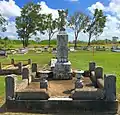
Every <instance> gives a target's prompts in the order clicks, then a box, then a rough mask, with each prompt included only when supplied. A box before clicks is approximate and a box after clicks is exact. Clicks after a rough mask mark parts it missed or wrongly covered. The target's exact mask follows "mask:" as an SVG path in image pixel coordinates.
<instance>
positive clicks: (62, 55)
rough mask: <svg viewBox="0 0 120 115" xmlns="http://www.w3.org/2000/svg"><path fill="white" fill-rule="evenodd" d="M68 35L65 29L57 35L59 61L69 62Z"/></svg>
mask: <svg viewBox="0 0 120 115" xmlns="http://www.w3.org/2000/svg"><path fill="white" fill-rule="evenodd" d="M67 43H68V35H67V33H66V32H65V31H60V32H59V34H58V35H57V61H58V62H68V47H67Z"/></svg>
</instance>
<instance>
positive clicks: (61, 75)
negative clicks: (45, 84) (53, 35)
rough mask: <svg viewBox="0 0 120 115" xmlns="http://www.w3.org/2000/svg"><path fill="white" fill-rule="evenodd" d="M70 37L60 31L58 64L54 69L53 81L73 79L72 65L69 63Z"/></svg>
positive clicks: (58, 37) (58, 36)
mask: <svg viewBox="0 0 120 115" xmlns="http://www.w3.org/2000/svg"><path fill="white" fill-rule="evenodd" d="M67 44H68V35H67V33H66V32H65V31H60V32H59V34H58V35H57V62H56V63H55V68H54V69H53V79H71V74H70V73H71V63H70V62H69V61H68V46H67Z"/></svg>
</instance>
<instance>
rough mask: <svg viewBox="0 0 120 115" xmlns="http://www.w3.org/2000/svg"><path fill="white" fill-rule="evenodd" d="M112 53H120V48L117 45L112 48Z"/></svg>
mask: <svg viewBox="0 0 120 115" xmlns="http://www.w3.org/2000/svg"><path fill="white" fill-rule="evenodd" d="M111 51H112V52H120V47H118V46H117V45H115V46H112V48H111Z"/></svg>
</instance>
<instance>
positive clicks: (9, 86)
mask: <svg viewBox="0 0 120 115" xmlns="http://www.w3.org/2000/svg"><path fill="white" fill-rule="evenodd" d="M5 94H6V101H7V100H10V99H13V98H14V96H15V78H14V77H13V76H12V75H8V76H7V77H6V78H5Z"/></svg>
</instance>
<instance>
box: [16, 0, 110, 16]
mask: <svg viewBox="0 0 120 115" xmlns="http://www.w3.org/2000/svg"><path fill="white" fill-rule="evenodd" d="M30 1H33V2H35V3H37V2H40V1H41V0H15V3H16V4H17V5H18V6H20V7H23V6H24V5H25V4H26V3H28V2H30ZM42 1H44V2H45V3H46V4H47V5H48V6H49V7H50V8H52V9H66V8H67V9H68V10H69V13H70V14H72V13H73V12H75V11H83V12H87V8H88V7H90V6H91V5H92V4H94V3H96V2H101V3H102V4H104V5H108V4H109V0H75V1H72V0H42Z"/></svg>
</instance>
